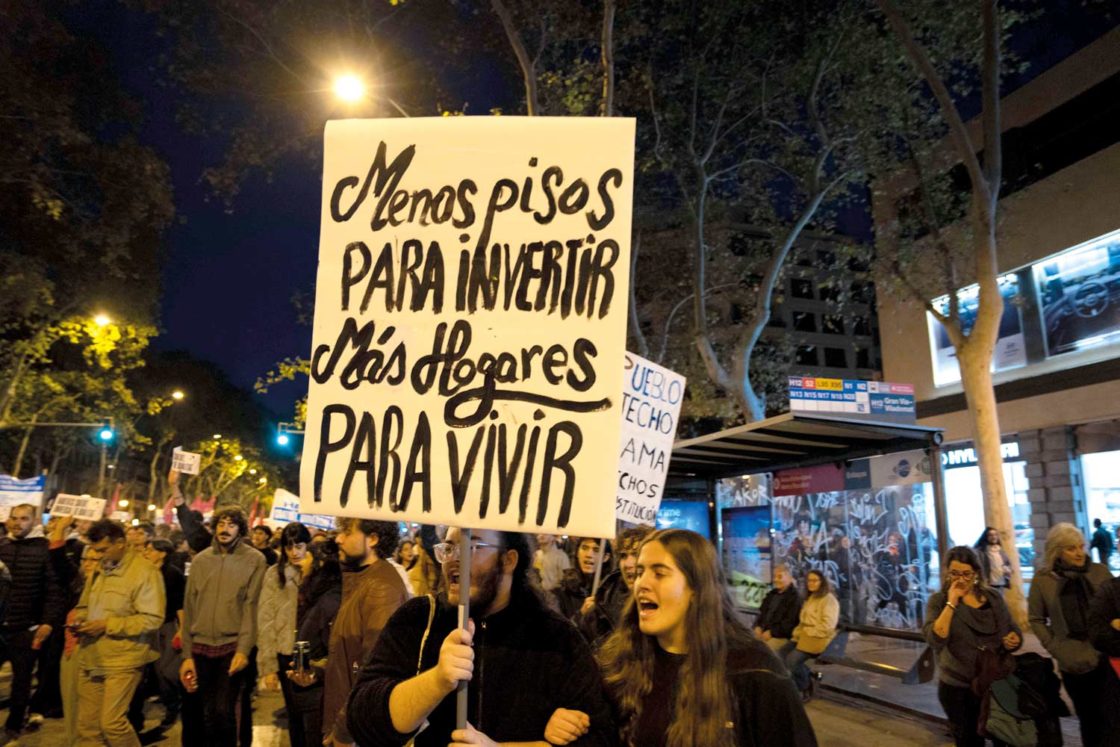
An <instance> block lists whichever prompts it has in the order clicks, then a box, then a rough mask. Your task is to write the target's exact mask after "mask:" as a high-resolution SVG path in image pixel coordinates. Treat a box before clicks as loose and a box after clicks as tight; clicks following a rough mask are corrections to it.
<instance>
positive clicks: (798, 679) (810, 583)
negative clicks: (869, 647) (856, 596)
mask: <svg viewBox="0 0 1120 747" xmlns="http://www.w3.org/2000/svg"><path fill="white" fill-rule="evenodd" d="M839 622H840V602H839V601H838V600H837V599H836V597H835V596H834V595H833V593H832V589H831V588H830V586H829V583H828V579H827V578H825V577H824V574H823V573H821V572H820V571H818V570H816V569H813V570H810V571H809V572H807V573H806V574H805V601H804V602H802V603H801V614H800V616H799V617H798V621H797V627H796V628H794V629H793V633H792V635H790V641H789V643H787V644H786V646H785V649H784V656H785V662H786V668H787V669H789V671H790V673H791V674H792V675H793V682H794V684H795V685H797V689H798V690H799V691H800V692H801V698H802V700H809V699H810V698H811V697H812V695H813V691H814V683H815V682H816V679H815V677H814V676H813V673H812V672H810V671H809V667H808V665H807V664H806V663H805V662H807V661H808V660H809V659H812V658H814V657H817V656H820V655H821V654H822V653H824V650H825V649H826V648H828V644H829V643H831V642H832V639H833V638H835V637H836V625H837V623H839Z"/></svg>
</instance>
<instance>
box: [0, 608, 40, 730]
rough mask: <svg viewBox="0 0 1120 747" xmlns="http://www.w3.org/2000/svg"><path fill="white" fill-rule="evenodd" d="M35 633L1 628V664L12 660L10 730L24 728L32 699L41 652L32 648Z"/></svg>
mask: <svg viewBox="0 0 1120 747" xmlns="http://www.w3.org/2000/svg"><path fill="white" fill-rule="evenodd" d="M34 637H35V634H34V633H32V632H31V631H30V630H27V629H23V630H20V629H16V630H12V629H11V628H8V627H7V626H4V627H3V628H0V665H2V664H3V663H4V662H5V661H10V662H12V694H11V701H10V702H9V704H8V721H7V722H6V723H5V724H4V726H5V728H7V730H8V731H10V732H15V733H19V732H20V731H22V730H23V720H24V718H25V717H26V716H27V704H28V702H29V701H30V700H31V677H32V675H33V673H34V671H35V660H36V659H38V658H39V652H38V651H35V650H33V649H32V648H31V640H32V639H33V638H34Z"/></svg>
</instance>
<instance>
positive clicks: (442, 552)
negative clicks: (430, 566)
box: [432, 541, 501, 563]
mask: <svg viewBox="0 0 1120 747" xmlns="http://www.w3.org/2000/svg"><path fill="white" fill-rule="evenodd" d="M480 547H496V548H500V547H501V545H492V544H490V543H489V542H474V541H472V542H471V549H472V550H477V549H478V548H480ZM432 549H433V550H434V551H435V554H436V560H437V561H438V562H440V563H446V562H447V561H449V560H458V559H459V545H457V544H455V543H454V542H440V543H439V544H438V545H436V546H435V547H433V548H432Z"/></svg>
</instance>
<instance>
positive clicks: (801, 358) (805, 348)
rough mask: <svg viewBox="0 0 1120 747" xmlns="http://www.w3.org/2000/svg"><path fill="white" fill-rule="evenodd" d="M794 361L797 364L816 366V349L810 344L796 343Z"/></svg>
mask: <svg viewBox="0 0 1120 747" xmlns="http://www.w3.org/2000/svg"><path fill="white" fill-rule="evenodd" d="M794 362H795V363H796V364H797V365H799V366H816V365H817V349H816V348H815V347H813V346H812V345H798V346H797V354H796V355H795V357H794Z"/></svg>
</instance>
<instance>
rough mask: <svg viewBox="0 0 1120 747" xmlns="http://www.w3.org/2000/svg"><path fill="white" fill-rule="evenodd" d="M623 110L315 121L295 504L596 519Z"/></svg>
mask: <svg viewBox="0 0 1120 747" xmlns="http://www.w3.org/2000/svg"><path fill="white" fill-rule="evenodd" d="M633 150H634V122H633V120H627V119H609V118H596V119H580V118H570V117H564V118H546V117H532V118H520V117H451V118H433V119H408V120H398V119H393V120H345V121H338V122H330V123H328V124H327V129H326V145H325V149H324V151H325V152H324V176H323V210H322V229H321V239H320V250H319V269H318V278H317V286H316V298H315V324H314V332H313V346H312V354H311V382H310V388H309V391H308V407H307V409H308V416H307V428H306V435H305V437H304V452H303V462H302V471H301V481H300V485H301V488H300V493H301V495H302V498H303V510H304V511H307V512H309V513H327V514H335V515H352V516H362V517H367V518H379V519H393V520H405V521H418V522H424V523H431V524H435V523H446V524H453V525H459V526H468V527H475V528H489V529H504V530H513V531H532V532H537V531H543V532H550V533H567V534H579V535H589V536H610V535H613V533H614V526H613V522H614V512H613V510H612V507H611V503H610V499H609V497H607V496H609V495H610V493H611V492H612V489H611V485H613V484H614V481H615V479H616V474H615V472H616V469H617V458H616V457H617V452H616V449H617V444H618V433H619V414H620V407H621V398H620V396H619V392H618V386H617V381H618V379H617V372H618V370H619V369H620V368H621V366H622V362H623V354H624V352H625V349H624V346H625V333H626V329H625V327H626V308H627V294H628V287H629V262H630V260H629V254H630V246H629V243H630V241H629V240H630V213H631V206H632V191H633Z"/></svg>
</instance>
